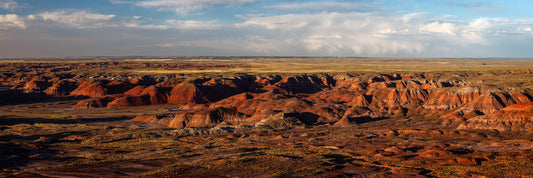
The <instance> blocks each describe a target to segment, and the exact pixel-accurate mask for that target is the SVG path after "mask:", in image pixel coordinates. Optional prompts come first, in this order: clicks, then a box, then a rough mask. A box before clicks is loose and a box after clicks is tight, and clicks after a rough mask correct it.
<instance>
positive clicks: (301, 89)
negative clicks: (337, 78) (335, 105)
mask: <svg viewBox="0 0 533 178" xmlns="http://www.w3.org/2000/svg"><path fill="white" fill-rule="evenodd" d="M323 82H324V81H323V80H321V79H319V78H317V77H316V76H306V75H304V76H294V77H287V78H284V79H283V80H281V81H279V82H278V83H276V86H277V87H279V88H282V89H285V90H287V91H289V92H293V93H316V92H319V91H322V90H323V89H324V88H328V85H326V84H324V83H323Z"/></svg>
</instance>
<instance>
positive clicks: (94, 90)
mask: <svg viewBox="0 0 533 178" xmlns="http://www.w3.org/2000/svg"><path fill="white" fill-rule="evenodd" d="M106 94H107V89H106V88H105V87H103V84H102V83H101V82H97V81H83V82H82V83H81V84H80V85H79V86H78V88H76V89H75V90H74V91H72V92H71V93H70V95H71V96H88V97H104V96H105V95H106Z"/></svg>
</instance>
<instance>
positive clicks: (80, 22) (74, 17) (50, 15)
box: [28, 10, 115, 29]
mask: <svg viewBox="0 0 533 178" xmlns="http://www.w3.org/2000/svg"><path fill="white" fill-rule="evenodd" d="M28 18H29V19H37V18H39V19H42V20H44V21H51V22H55V23H61V24H67V25H70V26H72V27H74V28H79V29H83V28H101V27H104V26H108V25H110V24H109V23H108V22H109V21H110V20H112V19H113V18H115V15H114V14H109V15H106V14H97V13H90V12H87V11H84V10H76V11H65V10H61V11H53V12H43V13H40V14H35V15H30V16H28Z"/></svg>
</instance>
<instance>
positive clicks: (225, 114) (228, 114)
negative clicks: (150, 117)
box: [168, 107, 244, 128]
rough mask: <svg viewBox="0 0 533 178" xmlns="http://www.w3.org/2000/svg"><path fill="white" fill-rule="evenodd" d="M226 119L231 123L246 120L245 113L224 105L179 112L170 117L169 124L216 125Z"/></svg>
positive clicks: (173, 125)
mask: <svg viewBox="0 0 533 178" xmlns="http://www.w3.org/2000/svg"><path fill="white" fill-rule="evenodd" d="M224 121H226V122H229V123H231V124H233V123H235V124H242V123H239V122H242V121H244V115H242V114H240V113H238V112H236V111H234V110H231V109H226V108H222V107H217V108H209V109H202V110H193V111H188V112H185V113H178V114H176V115H175V116H174V118H172V119H168V126H169V127H175V128H186V127H214V126H216V125H218V124H219V123H221V122H224ZM235 124H234V125H235Z"/></svg>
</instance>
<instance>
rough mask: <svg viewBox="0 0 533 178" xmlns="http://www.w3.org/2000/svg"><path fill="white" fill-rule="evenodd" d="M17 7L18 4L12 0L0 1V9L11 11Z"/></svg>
mask: <svg viewBox="0 0 533 178" xmlns="http://www.w3.org/2000/svg"><path fill="white" fill-rule="evenodd" d="M18 7H19V5H18V3H17V2H15V1H13V0H0V9H7V10H13V9H16V8H18Z"/></svg>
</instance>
